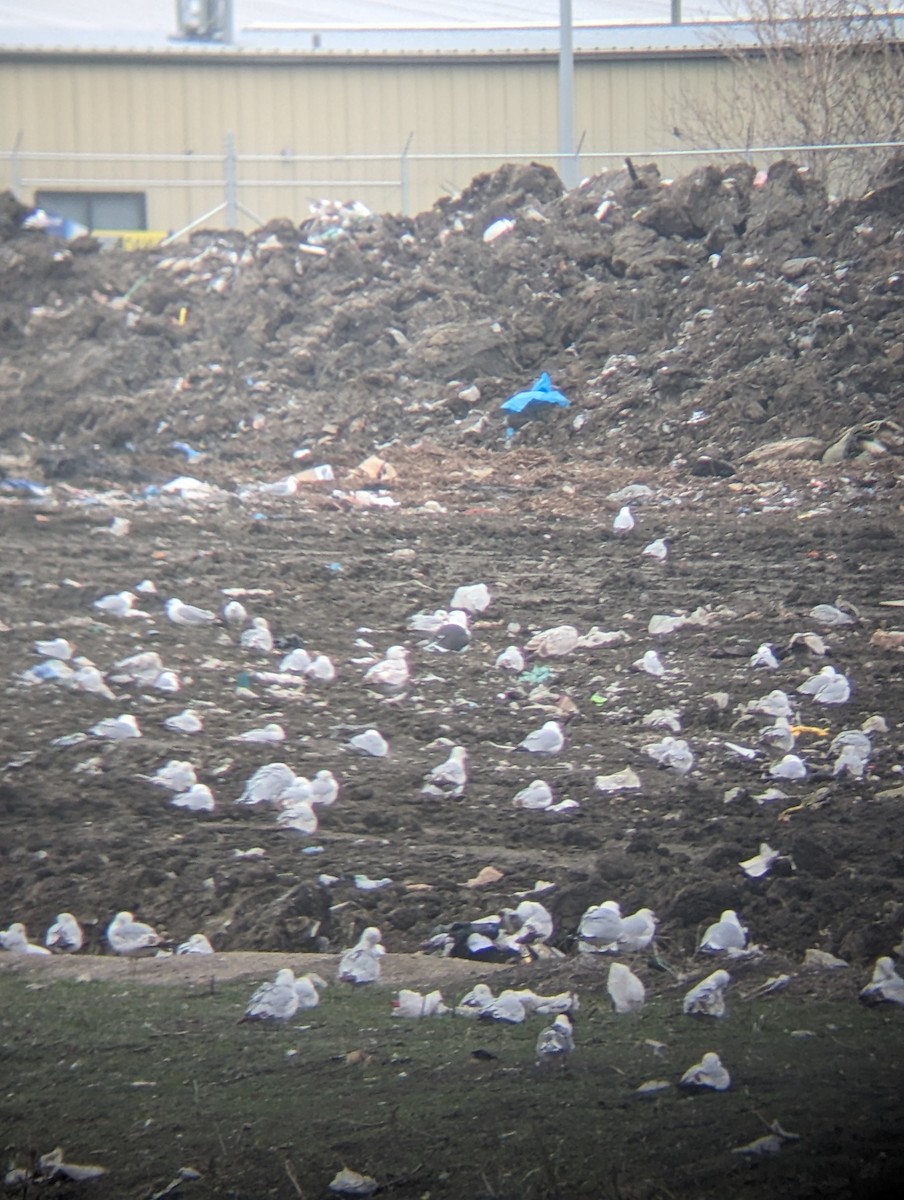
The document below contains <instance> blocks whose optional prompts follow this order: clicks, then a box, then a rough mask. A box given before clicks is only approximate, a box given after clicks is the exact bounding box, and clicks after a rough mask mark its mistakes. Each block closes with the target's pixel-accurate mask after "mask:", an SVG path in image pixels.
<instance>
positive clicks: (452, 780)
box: [421, 746, 468, 797]
mask: <svg viewBox="0 0 904 1200" xmlns="http://www.w3.org/2000/svg"><path fill="white" fill-rule="evenodd" d="M467 782H468V752H467V750H466V749H465V748H464V746H453V747H452V749H451V750H450V751H449V757H448V758H447V759H446V761H445V762H441V763H440V764H439V766H436V767H433V768H432V769H431V770H430V771H429V772H428V773H427V782H426V783H425V784H424V786H423V787H422V788H421V792H422V793H423V794H425V795H427V796H449V797H454V796H463V795H464V791H465V787H466V786H467Z"/></svg>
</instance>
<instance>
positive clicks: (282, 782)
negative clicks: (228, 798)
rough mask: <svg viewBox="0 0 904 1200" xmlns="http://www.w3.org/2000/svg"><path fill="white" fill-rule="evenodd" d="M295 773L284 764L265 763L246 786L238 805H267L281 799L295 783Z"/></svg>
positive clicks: (237, 801) (237, 802)
mask: <svg viewBox="0 0 904 1200" xmlns="http://www.w3.org/2000/svg"><path fill="white" fill-rule="evenodd" d="M295 778H296V776H295V772H294V771H293V770H292V768H291V767H289V766H287V765H286V764H285V763H283V762H272V763H265V764H264V765H263V766H262V767H258V769H257V770H256V771H255V772H254V774H253V775H252V776H251V778H250V779H249V780H248V782H247V783H246V784H245V790H244V791H243V792H242V794H241V796H239V798H238V799H237V800H236V804H248V805H252V804H265V803H267V802H268V801H275V800H277V799H279V797H280V796H281V795H282V793H283V792H284V791H285V790H286V789H287V788H288V787H290V786H291V785H292V784H293V783H294V782H295Z"/></svg>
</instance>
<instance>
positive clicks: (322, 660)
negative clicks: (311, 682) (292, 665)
mask: <svg viewBox="0 0 904 1200" xmlns="http://www.w3.org/2000/svg"><path fill="white" fill-rule="evenodd" d="M304 673H305V675H306V676H307V678H308V679H316V680H317V681H318V682H319V683H332V682H333V680H334V679H335V678H336V668H335V667H334V666H333V663H332V661H331V660H330V659H329V658H327V656H326V655H325V654H317V655H315V656H314V658H312V659H311V661H310V663H309V664H308V665H307V667H305V672H304Z"/></svg>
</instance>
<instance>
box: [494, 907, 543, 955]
mask: <svg viewBox="0 0 904 1200" xmlns="http://www.w3.org/2000/svg"><path fill="white" fill-rule="evenodd" d="M500 916H501V925H502V927H503V928H504V929H505V930H506V932H507V933H509V934H511V935H512V936H511V938H510V941H512V942H514V943H516V944H518V945H525V946H526V945H531V944H533V943H534V942H545V941H547V940H548V939H549V938H551V937H552V933H553V928H554V924H553V919H552V914H551V913H550V912H549V910H548V909H546V908H544V907H543V905H542V904H540V903H538V902H537V901H536V900H522V901H521V903H520V904H518V905H517V907H516V908H503V909H502V912H501V914H500Z"/></svg>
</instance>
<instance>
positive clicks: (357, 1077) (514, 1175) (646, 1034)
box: [0, 975, 904, 1200]
mask: <svg viewBox="0 0 904 1200" xmlns="http://www.w3.org/2000/svg"><path fill="white" fill-rule="evenodd" d="M250 991H251V987H250V986H249V984H248V982H247V981H243V982H239V983H230V984H227V985H220V986H217V987H216V988H215V989H214V990H210V989H206V988H201V989H194V990H192V991H187V990H185V989H183V988H181V987H175V986H174V987H170V986H145V985H142V984H140V983H138V982H137V981H136V982H134V983H130V984H128V985H125V986H123V985H122V984H109V983H98V982H92V983H75V982H62V981H61V982H55V983H51V984H47V985H37V986H35V985H29V984H28V983H27V982H25V981H24V980H22V979H19V978H16V977H15V976H12V975H0V1080H2V1083H0V1131H2V1136H0V1143H2V1147H3V1151H4V1159H5V1160H6V1161H5V1164H4V1165H25V1163H26V1161H27V1154H28V1152H29V1151H30V1150H32V1149H34V1150H36V1151H37V1152H39V1153H44V1152H46V1151H48V1150H50V1149H52V1148H53V1147H54V1146H56V1145H57V1144H60V1145H62V1146H63V1147H64V1149H65V1151H66V1157H67V1159H70V1160H72V1161H74V1162H79V1163H86V1162H87V1163H100V1164H102V1165H104V1166H106V1167H107V1168H109V1171H110V1174H109V1175H108V1176H107V1177H105V1178H104V1179H102V1180H99V1181H97V1182H94V1183H91V1184H88V1185H84V1186H83V1187H80V1188H75V1187H70V1188H69V1190H70V1191H71V1192H72V1194H73V1195H75V1194H78V1195H83V1194H86V1193H87V1194H89V1195H91V1196H93V1197H97V1198H98V1200H100V1198H102V1197H103V1198H107V1197H151V1196H152V1195H153V1194H154V1193H155V1192H157V1191H159V1190H160V1189H162V1188H163V1187H165V1186H166V1184H167V1183H168V1182H169V1181H170V1180H171V1179H172V1178H173V1177H174V1176H175V1174H176V1172H177V1170H178V1169H179V1168H180V1167H185V1166H189V1167H193V1168H195V1169H196V1170H197V1171H199V1172H200V1173H201V1175H202V1178H201V1179H200V1180H199V1181H197V1182H193V1183H186V1184H184V1185H183V1186H182V1188H181V1189H180V1195H183V1196H188V1197H196V1198H198V1200H200V1198H202V1197H213V1196H221V1197H233V1198H235V1200H239V1198H242V1200H245V1198H248V1200H252V1198H259V1197H265V1196H274V1197H286V1198H289V1200H291V1198H292V1197H295V1198H296V1200H297V1197H299V1196H303V1197H305V1198H311V1200H313V1198H315V1197H323V1196H326V1195H328V1194H329V1193H328V1190H327V1185H328V1183H329V1181H330V1180H331V1179H332V1178H333V1176H334V1175H335V1173H336V1172H337V1171H338V1170H339V1169H340V1168H341V1167H342V1166H343V1165H346V1166H348V1167H351V1168H353V1169H355V1170H357V1171H361V1172H365V1173H368V1174H371V1175H373V1176H374V1177H375V1178H376V1179H377V1180H378V1181H379V1183H380V1184H381V1186H382V1188H383V1189H384V1194H387V1195H392V1196H395V1197H399V1198H402V1200H405V1198H408V1197H411V1198H414V1197H428V1196H429V1197H431V1198H435V1200H439V1198H442V1197H447V1198H457V1197H468V1198H472V1200H476V1198H477V1197H481V1196H482V1197H497V1198H502V1197H511V1198H517V1200H551V1198H553V1197H562V1198H565V1197H568V1198H569V1200H573V1198H580V1197H588V1198H589V1197H597V1198H600V1197H602V1198H603V1200H606V1198H610V1197H611V1198H613V1200H614V1198H619V1200H634V1198H638V1200H640V1198H646V1200H656V1198H667V1197H710V1196H712V1197H724V1196H726V1195H728V1194H731V1195H736V1194H742V1195H748V1196H749V1195H761V1196H764V1197H765V1196H776V1195H778V1196H789V1197H790V1196H794V1197H805V1196H811V1195H812V1196H817V1195H818V1196H834V1195H838V1196H844V1195H854V1194H856V1195H857V1196H858V1197H861V1196H867V1197H868V1196H876V1197H878V1196H881V1195H884V1194H886V1193H885V1192H884V1191H882V1188H883V1187H884V1185H885V1183H886V1182H890V1181H892V1180H893V1179H894V1178H895V1172H900V1168H901V1165H902V1162H901V1158H902V1152H901V1149H900V1146H901V1133H902V1131H904V1129H902V1127H904V1117H902V1112H901V1106H900V1103H899V1100H898V1078H899V1070H900V1062H901V1051H902V1048H904V1014H902V1013H900V1012H886V1011H876V1010H865V1009H862V1008H860V1007H859V1006H858V1005H857V1003H856V1001H853V1002H851V1001H849V1000H847V999H845V1000H844V1001H843V1002H842V1001H839V1000H828V999H818V998H813V997H810V996H807V995H804V996H797V997H795V996H791V995H787V994H785V995H780V996H776V997H773V998H770V999H766V1000H762V1001H759V1002H753V1003H750V1004H743V1003H740V1002H736V1003H735V1004H734V1005H733V1006H732V1009H731V1013H730V1016H729V1017H728V1018H727V1019H726V1020H725V1021H721V1022H708V1023H702V1022H699V1021H695V1020H692V1019H690V1018H687V1017H683V1016H681V1014H680V1005H679V1004H678V1002H677V999H676V998H675V997H674V996H672V995H669V996H658V997H656V998H654V999H653V1001H652V1002H651V1003H650V1004H649V1005H648V1006H647V1008H646V1009H645V1010H644V1012H643V1013H641V1014H638V1015H635V1016H632V1017H615V1016H614V1014H612V1013H611V1012H610V1011H609V1008H608V1003H607V1002H605V998H604V997H600V996H592V995H585V996H582V1008H581V1012H580V1014H579V1018H578V1022H577V1026H576V1042H577V1045H578V1049H577V1051H576V1052H575V1054H574V1055H573V1056H572V1061H571V1063H570V1065H569V1067H568V1069H567V1070H565V1071H562V1072H558V1071H554V1070H553V1071H542V1070H538V1069H537V1068H536V1067H535V1065H534V1042H535V1040H536V1036H537V1033H538V1031H539V1030H540V1029H541V1028H542V1027H543V1025H544V1024H546V1023H547V1022H548V1019H546V1018H532V1019H530V1020H529V1021H528V1022H526V1023H525V1025H523V1026H520V1027H501V1026H494V1025H491V1026H486V1025H484V1024H483V1023H481V1022H476V1021H473V1020H467V1019H461V1018H434V1019H428V1020H424V1021H402V1020H395V1019H393V1018H392V1017H391V1015H390V1007H389V993H388V991H386V990H385V989H381V990H373V989H363V990H352V989H347V988H340V987H335V986H334V987H330V988H329V989H328V990H327V991H326V992H325V994H324V998H323V1002H322V1004H321V1006H320V1008H318V1009H315V1010H313V1011H311V1012H309V1013H302V1014H299V1018H298V1020H297V1021H296V1022H293V1023H292V1024H291V1025H290V1026H289V1027H287V1028H272V1029H271V1028H261V1027H257V1026H251V1025H239V1024H238V1023H237V1022H238V1018H239V1017H240V1016H241V1014H242V1011H243V1009H244V1005H245V1003H246V1001H247V999H248V996H249V994H250ZM297 1026H309V1028H297ZM801 1028H806V1029H810V1030H813V1031H814V1033H815V1035H816V1036H814V1037H809V1038H793V1037H791V1036H790V1033H791V1031H792V1030H796V1029H801ZM647 1039H649V1040H651V1041H658V1042H664V1043H666V1045H667V1047H668V1049H667V1050H665V1051H663V1052H662V1054H661V1055H660V1056H658V1057H657V1056H656V1055H655V1054H654V1052H653V1050H652V1048H651V1046H650V1045H649V1044H648V1042H647ZM477 1048H482V1049H485V1050H488V1051H490V1052H491V1053H493V1054H495V1055H497V1056H498V1057H497V1058H496V1059H493V1060H475V1059H474V1058H472V1051H473V1050H475V1049H477ZM710 1049H714V1050H717V1051H718V1052H719V1053H720V1054H721V1056H722V1059H723V1061H724V1062H725V1065H726V1066H727V1067H728V1068H729V1070H730V1071H731V1073H732V1077H733V1085H732V1088H731V1090H730V1091H729V1092H727V1093H725V1094H723V1095H699V1096H686V1095H684V1094H682V1093H680V1092H678V1091H677V1090H676V1089H674V1088H673V1089H672V1090H671V1091H669V1092H667V1093H666V1094H665V1095H663V1096H662V1097H660V1098H659V1099H656V1100H640V1099H638V1098H637V1097H636V1096H635V1095H634V1090H635V1089H636V1087H637V1085H638V1084H640V1083H641V1082H642V1081H644V1080H646V1079H651V1078H665V1079H670V1080H672V1081H673V1082H674V1081H675V1080H677V1078H678V1076H679V1075H680V1074H681V1072H682V1071H683V1070H684V1069H685V1068H686V1067H688V1066H689V1065H691V1063H693V1062H695V1061H697V1060H698V1059H699V1056H700V1055H701V1054H702V1053H703V1052H704V1051H705V1050H710ZM354 1051H361V1052H362V1054H361V1055H359V1056H357V1057H358V1058H359V1059H360V1061H355V1062H347V1061H346V1059H345V1056H346V1055H347V1054H349V1053H350V1052H354ZM775 1118H778V1119H779V1120H780V1121H781V1122H782V1124H783V1125H784V1126H785V1127H786V1128H788V1129H790V1130H793V1131H795V1132H797V1133H800V1134H801V1135H802V1140H801V1142H799V1143H796V1144H794V1145H790V1146H788V1147H787V1148H786V1149H784V1150H783V1151H782V1153H781V1154H780V1155H779V1156H778V1157H777V1158H776V1159H774V1160H770V1161H764V1162H758V1163H756V1164H753V1165H751V1164H748V1163H747V1162H746V1161H742V1160H740V1159H739V1158H738V1157H737V1156H733V1155H731V1154H730V1153H729V1151H730V1149H731V1147H733V1146H736V1145H739V1144H742V1143H745V1142H748V1141H750V1140H752V1139H753V1138H756V1137H759V1136H760V1135H761V1134H762V1133H764V1132H765V1123H767V1122H769V1121H771V1120H773V1119H775ZM55 1187H56V1185H54V1186H53V1187H51V1188H50V1189H47V1188H46V1187H45V1188H42V1189H41V1194H42V1195H46V1194H54V1195H66V1194H68V1192H67V1189H66V1186H63V1187H61V1188H60V1190H58V1191H55V1190H54V1188H55ZM33 1190H34V1189H33ZM889 1194H890V1193H889Z"/></svg>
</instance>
